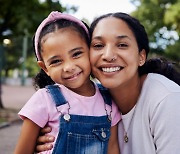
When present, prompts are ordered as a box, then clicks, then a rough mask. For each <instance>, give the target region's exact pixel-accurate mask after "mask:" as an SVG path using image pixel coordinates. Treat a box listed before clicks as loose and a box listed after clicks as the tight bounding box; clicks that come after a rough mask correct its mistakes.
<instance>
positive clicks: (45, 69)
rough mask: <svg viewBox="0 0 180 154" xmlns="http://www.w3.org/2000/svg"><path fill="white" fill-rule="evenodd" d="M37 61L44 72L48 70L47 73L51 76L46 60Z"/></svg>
mask: <svg viewBox="0 0 180 154" xmlns="http://www.w3.org/2000/svg"><path fill="white" fill-rule="evenodd" d="M37 63H38V65H39V67H41V68H42V69H43V70H44V72H46V74H47V75H48V76H49V73H48V70H47V68H46V66H45V64H44V62H43V61H38V62H37Z"/></svg>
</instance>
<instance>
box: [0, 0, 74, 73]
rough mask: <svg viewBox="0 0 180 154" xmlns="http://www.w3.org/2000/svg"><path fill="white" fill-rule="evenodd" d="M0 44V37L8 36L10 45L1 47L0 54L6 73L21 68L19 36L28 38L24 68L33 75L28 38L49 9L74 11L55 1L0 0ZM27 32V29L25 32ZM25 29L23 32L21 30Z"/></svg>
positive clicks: (35, 68)
mask: <svg viewBox="0 0 180 154" xmlns="http://www.w3.org/2000/svg"><path fill="white" fill-rule="evenodd" d="M0 10H1V12H0V45H1V46H2V45H3V40H4V39H10V40H11V44H9V45H7V46H6V47H4V48H3V51H2V52H1V51H0V52H1V55H3V60H4V61H5V65H3V67H2V68H3V72H6V73H5V75H6V76H8V72H9V70H13V69H15V68H19V69H20V70H21V69H22V64H23V63H22V62H23V59H22V50H23V37H24V36H25V35H27V37H28V47H27V59H26V61H25V66H26V69H28V71H29V74H30V76H34V75H35V74H36V73H37V71H38V67H37V63H36V60H35V56H34V51H33V47H32V38H33V36H34V33H35V30H36V29H37V27H38V25H39V24H40V22H41V21H42V20H43V19H44V18H45V17H47V15H48V14H49V13H50V12H51V11H60V12H64V11H66V12H68V11H70V10H71V11H72V12H75V11H76V10H77V8H76V7H73V6H69V8H65V7H62V5H61V4H60V2H59V1H58V0H44V1H43V2H42V1H40V0H30V1H27V0H6V1H4V0H0ZM26 31H27V32H26ZM25 32H26V33H25Z"/></svg>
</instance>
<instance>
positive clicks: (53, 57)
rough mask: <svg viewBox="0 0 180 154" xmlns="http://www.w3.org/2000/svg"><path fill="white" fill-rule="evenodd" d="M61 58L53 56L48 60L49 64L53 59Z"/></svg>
mask: <svg viewBox="0 0 180 154" xmlns="http://www.w3.org/2000/svg"><path fill="white" fill-rule="evenodd" d="M58 57H59V56H52V57H50V58H49V59H48V60H47V62H48V63H49V62H51V61H52V60H53V59H56V58H58Z"/></svg>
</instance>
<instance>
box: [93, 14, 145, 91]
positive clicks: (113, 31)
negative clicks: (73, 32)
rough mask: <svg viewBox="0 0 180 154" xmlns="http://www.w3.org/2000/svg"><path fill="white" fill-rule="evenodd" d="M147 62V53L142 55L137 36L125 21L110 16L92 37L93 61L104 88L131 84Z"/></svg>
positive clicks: (96, 73) (95, 73)
mask: <svg viewBox="0 0 180 154" xmlns="http://www.w3.org/2000/svg"><path fill="white" fill-rule="evenodd" d="M144 61H145V51H144V50H142V51H141V52H140V53H139V51H138V46H137V42H136V39H135V37H134V34H133V32H132V31H131V29H130V28H129V27H128V25H127V24H126V23H125V22H124V21H123V20H120V19H117V18H114V17H108V18H104V19H102V20H101V21H99V23H98V24H97V25H96V27H95V29H94V32H93V34H92V42H91V47H90V62H91V67H92V72H93V74H94V75H95V77H96V78H97V79H98V80H100V82H101V83H102V84H103V86H105V87H107V88H116V87H119V86H123V85H129V84H131V83H132V82H133V79H135V78H137V77H138V71H137V70H138V66H141V65H143V64H144Z"/></svg>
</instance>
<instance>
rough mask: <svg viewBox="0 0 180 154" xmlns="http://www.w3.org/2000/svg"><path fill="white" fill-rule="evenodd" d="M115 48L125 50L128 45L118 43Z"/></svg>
mask: <svg viewBox="0 0 180 154" xmlns="http://www.w3.org/2000/svg"><path fill="white" fill-rule="evenodd" d="M117 46H118V47H119V48H126V47H128V45H127V44H126V43H119V44H118V45H117Z"/></svg>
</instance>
